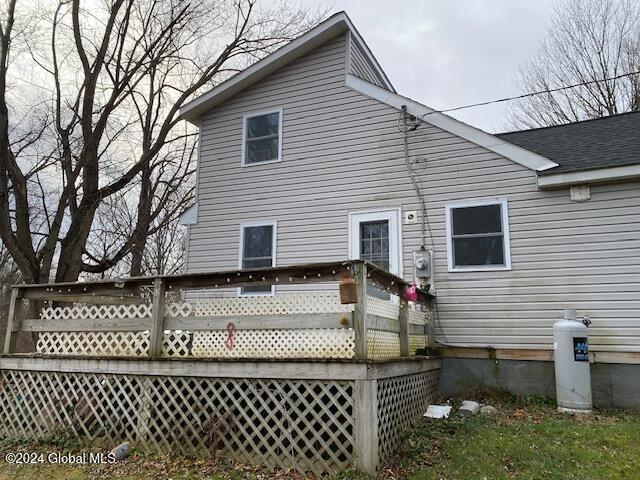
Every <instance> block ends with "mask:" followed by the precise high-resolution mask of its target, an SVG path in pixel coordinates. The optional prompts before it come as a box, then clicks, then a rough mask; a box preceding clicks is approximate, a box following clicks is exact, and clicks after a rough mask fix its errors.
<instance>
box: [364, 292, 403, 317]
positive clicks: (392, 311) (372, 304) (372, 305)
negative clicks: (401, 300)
mask: <svg viewBox="0 0 640 480" xmlns="http://www.w3.org/2000/svg"><path fill="white" fill-rule="evenodd" d="M367 313H369V314H371V315H378V316H379V317H384V318H390V319H392V320H397V319H398V315H399V314H400V305H399V304H398V303H397V302H392V301H390V300H384V299H382V298H378V297H374V296H372V295H367Z"/></svg>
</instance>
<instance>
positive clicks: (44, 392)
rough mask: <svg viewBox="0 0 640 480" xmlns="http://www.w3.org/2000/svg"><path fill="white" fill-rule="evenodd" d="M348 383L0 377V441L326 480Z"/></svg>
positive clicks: (342, 439)
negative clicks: (113, 450)
mask: <svg viewBox="0 0 640 480" xmlns="http://www.w3.org/2000/svg"><path fill="white" fill-rule="evenodd" d="M353 390H354V384H353V382H352V381H333V380H322V381H320V380H318V381H316V380H264V379H228V378H195V377H173V376H142V375H132V374H129V375H113V374H97V373H58V372H31V371H18V370H3V371H0V417H1V418H2V422H0V436H2V437H8V438H12V439H16V440H17V439H25V440H41V439H44V438H47V437H51V435H52V434H59V433H60V432H61V431H64V432H65V433H67V434H68V435H70V436H73V437H76V438H79V439H81V440H83V441H85V442H87V443H89V442H94V441H100V442H101V443H102V444H106V445H117V444H119V443H120V442H122V441H129V442H131V443H132V444H134V445H135V446H136V448H138V449H140V450H159V451H161V452H164V453H166V454H169V455H174V454H176V452H179V453H182V454H203V453H204V454H209V455H213V454H216V453H217V452H221V453H222V454H223V455H226V456H228V457H230V458H232V459H234V460H236V461H238V462H241V463H257V464H262V465H267V466H270V467H279V468H285V469H289V468H293V469H296V470H298V471H299V472H300V473H302V474H303V475H304V474H306V473H307V472H313V473H315V474H316V475H322V474H326V473H329V474H331V473H336V472H339V471H341V470H344V469H345V468H347V467H348V466H350V465H351V464H352V461H353V451H354V446H353V445H354V434H353V430H354V395H353Z"/></svg>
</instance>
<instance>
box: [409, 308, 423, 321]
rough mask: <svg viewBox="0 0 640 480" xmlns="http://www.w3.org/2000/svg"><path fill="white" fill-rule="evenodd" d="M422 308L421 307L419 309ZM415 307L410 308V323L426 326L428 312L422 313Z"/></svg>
mask: <svg viewBox="0 0 640 480" xmlns="http://www.w3.org/2000/svg"><path fill="white" fill-rule="evenodd" d="M417 308H420V307H417ZM417 308H416V306H415V305H411V306H410V307H409V310H408V311H409V323H419V324H426V323H427V312H422V311H420V310H418V309H417Z"/></svg>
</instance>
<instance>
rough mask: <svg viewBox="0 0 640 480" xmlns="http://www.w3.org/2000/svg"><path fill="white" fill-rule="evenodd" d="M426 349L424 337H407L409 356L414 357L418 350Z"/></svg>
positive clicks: (425, 338) (425, 337)
mask: <svg viewBox="0 0 640 480" xmlns="http://www.w3.org/2000/svg"><path fill="white" fill-rule="evenodd" d="M426 347H427V336H426V335H409V355H415V354H416V352H417V350H418V349H420V348H426Z"/></svg>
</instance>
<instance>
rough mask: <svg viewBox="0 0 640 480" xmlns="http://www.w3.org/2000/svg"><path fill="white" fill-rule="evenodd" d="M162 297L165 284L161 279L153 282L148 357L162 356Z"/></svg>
mask: <svg viewBox="0 0 640 480" xmlns="http://www.w3.org/2000/svg"><path fill="white" fill-rule="evenodd" d="M164 297H165V284H164V281H163V280H162V279H161V278H156V279H154V280H153V300H152V310H151V319H152V325H151V331H150V335H149V336H150V338H149V356H151V357H156V358H157V357H161V356H162V341H163V338H164Z"/></svg>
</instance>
